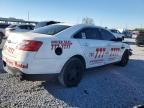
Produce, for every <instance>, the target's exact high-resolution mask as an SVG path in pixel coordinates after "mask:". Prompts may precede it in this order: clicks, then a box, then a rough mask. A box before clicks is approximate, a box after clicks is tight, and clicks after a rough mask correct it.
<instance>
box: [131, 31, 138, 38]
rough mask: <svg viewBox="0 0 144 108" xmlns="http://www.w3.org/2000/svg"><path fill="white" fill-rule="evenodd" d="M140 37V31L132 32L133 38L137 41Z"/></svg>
mask: <svg viewBox="0 0 144 108" xmlns="http://www.w3.org/2000/svg"><path fill="white" fill-rule="evenodd" d="M138 35H139V31H133V32H132V38H134V39H136V38H137V36H138Z"/></svg>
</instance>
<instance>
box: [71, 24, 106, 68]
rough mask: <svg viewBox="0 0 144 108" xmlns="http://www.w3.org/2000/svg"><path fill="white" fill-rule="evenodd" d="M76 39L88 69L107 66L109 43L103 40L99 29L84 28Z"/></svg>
mask: <svg viewBox="0 0 144 108" xmlns="http://www.w3.org/2000/svg"><path fill="white" fill-rule="evenodd" d="M74 38H76V39H77V40H78V42H79V43H80V45H81V48H82V50H83V52H84V56H85V59H86V65H87V68H91V67H96V66H101V65H104V64H105V56H106V52H107V43H105V42H104V41H103V40H102V39H101V34H100V32H99V29H98V28H90V27H89V28H84V29H82V30H81V31H79V32H78V33H77V34H76V35H74Z"/></svg>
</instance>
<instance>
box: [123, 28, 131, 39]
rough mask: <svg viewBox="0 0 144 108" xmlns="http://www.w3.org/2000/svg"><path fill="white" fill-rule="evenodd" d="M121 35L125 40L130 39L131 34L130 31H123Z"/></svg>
mask: <svg viewBox="0 0 144 108" xmlns="http://www.w3.org/2000/svg"><path fill="white" fill-rule="evenodd" d="M123 34H124V37H125V38H132V33H131V32H130V31H127V30H125V31H123Z"/></svg>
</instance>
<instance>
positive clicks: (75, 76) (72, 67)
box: [59, 58, 84, 87]
mask: <svg viewBox="0 0 144 108" xmlns="http://www.w3.org/2000/svg"><path fill="white" fill-rule="evenodd" d="M83 73H84V63H83V62H82V61H81V60H80V59H78V58H71V59H70V60H69V61H68V62H67V63H66V64H65V65H64V67H63V69H62V71H61V73H60V75H59V81H60V83H61V84H62V85H64V86H66V87H74V86H77V85H78V84H79V83H80V81H81V79H82V76H83Z"/></svg>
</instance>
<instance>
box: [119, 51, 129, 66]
mask: <svg viewBox="0 0 144 108" xmlns="http://www.w3.org/2000/svg"><path fill="white" fill-rule="evenodd" d="M128 61H129V52H128V50H126V51H125V52H124V54H123V56H122V58H121V61H120V62H118V63H116V64H117V65H119V66H123V67H124V66H126V65H127V64H128Z"/></svg>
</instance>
